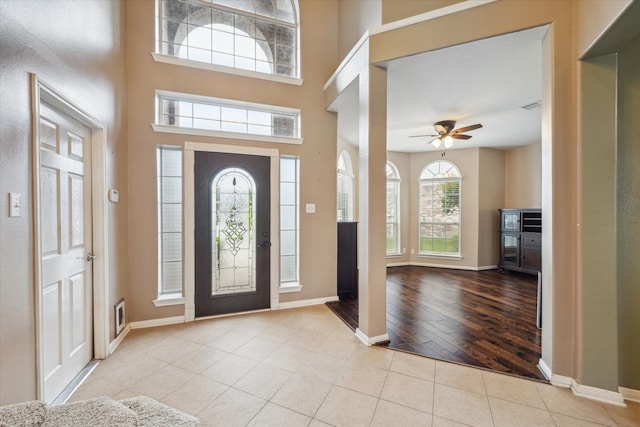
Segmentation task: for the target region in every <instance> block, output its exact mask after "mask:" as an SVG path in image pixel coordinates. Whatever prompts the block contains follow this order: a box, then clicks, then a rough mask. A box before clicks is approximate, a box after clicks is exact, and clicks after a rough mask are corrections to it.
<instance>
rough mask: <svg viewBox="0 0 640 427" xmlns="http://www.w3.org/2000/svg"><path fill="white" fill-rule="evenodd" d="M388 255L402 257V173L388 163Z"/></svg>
mask: <svg viewBox="0 0 640 427" xmlns="http://www.w3.org/2000/svg"><path fill="white" fill-rule="evenodd" d="M387 255H400V173H398V168H396V166H395V165H394V164H393V163H391V162H387Z"/></svg>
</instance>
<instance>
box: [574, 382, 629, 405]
mask: <svg viewBox="0 0 640 427" xmlns="http://www.w3.org/2000/svg"><path fill="white" fill-rule="evenodd" d="M571 391H573V394H575V395H576V396H580V397H585V398H587V399H591V400H595V401H598V402H602V403H607V404H609V405H615V406H622V407H625V408H626V407H627V405H626V404H625V403H624V397H622V394H621V393H620V392H617V391H611V390H605V389H603V388H597V387H591V386H588V385H582V384H578V383H577V382H575V380H572V381H571Z"/></svg>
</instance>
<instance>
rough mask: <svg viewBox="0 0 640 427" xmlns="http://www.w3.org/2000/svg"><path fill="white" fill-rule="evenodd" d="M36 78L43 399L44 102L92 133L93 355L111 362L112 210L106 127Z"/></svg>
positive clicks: (40, 384)
mask: <svg viewBox="0 0 640 427" xmlns="http://www.w3.org/2000/svg"><path fill="white" fill-rule="evenodd" d="M30 80H31V126H32V128H31V136H32V142H31V146H32V153H33V159H32V160H33V162H32V168H33V171H32V174H31V175H32V201H33V259H34V263H33V268H34V279H35V280H34V283H35V286H34V288H35V314H36V318H35V321H36V393H37V399H41V400H42V399H44V380H45V378H44V358H43V351H44V333H43V330H44V328H43V304H42V298H41V294H42V286H43V284H42V260H41V257H40V253H41V249H42V228H41V227H42V224H41V221H40V210H41V207H40V198H39V197H38V194H39V191H40V150H39V140H40V126H39V118H40V103H41V102H42V101H45V102H47V103H48V104H49V105H51V106H53V107H54V108H56V109H57V110H59V111H60V112H62V113H64V114H66V115H68V116H69V117H71V118H73V119H74V120H77V121H79V122H80V123H82V124H84V125H86V126H87V127H89V128H90V129H91V137H90V144H91V166H92V167H91V194H92V197H91V213H92V222H93V226H92V230H91V231H92V233H93V243H92V246H93V247H92V250H93V253H95V254H97V255H98V256H97V257H96V259H95V260H94V261H93V305H92V309H93V357H94V359H106V358H107V356H108V355H109V287H108V284H109V269H108V265H109V259H108V257H109V251H108V249H109V247H108V242H109V239H108V237H109V230H108V216H107V215H108V212H107V203H106V195H107V187H106V170H107V162H106V159H107V128H106V126H105V125H103V124H102V123H101V122H100V121H99V120H97V119H95V118H94V117H92V116H91V115H90V114H88V113H86V112H85V111H84V110H82V109H81V108H80V107H78V106H77V105H76V104H75V103H73V102H72V101H70V100H69V99H68V98H66V97H65V96H64V95H62V94H61V93H60V92H58V91H56V90H55V89H53V88H52V87H51V86H49V85H48V84H46V83H45V82H43V81H42V80H41V79H40V78H39V77H38V76H37V75H36V74H33V73H31V74H30Z"/></svg>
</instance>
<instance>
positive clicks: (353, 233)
mask: <svg viewBox="0 0 640 427" xmlns="http://www.w3.org/2000/svg"><path fill="white" fill-rule="evenodd" d="M338 297H339V298H357V297H358V223H357V222H339V223H338Z"/></svg>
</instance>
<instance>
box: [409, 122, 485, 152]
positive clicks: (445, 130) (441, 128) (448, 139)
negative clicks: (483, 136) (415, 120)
mask: <svg viewBox="0 0 640 427" xmlns="http://www.w3.org/2000/svg"><path fill="white" fill-rule="evenodd" d="M455 126H456V121H455V120H442V121H439V122H437V123H435V124H434V125H433V128H434V129H435V130H436V132H438V134H437V135H411V137H425V136H429V137H434V136H435V137H436V139H433V140H431V141H429V143H430V144H432V145H433V146H434V147H436V148H438V147H440V144H442V143H443V142H444V146H445V148H451V147H453V140H454V139H469V138H471V135H463V133H464V132H469V131H472V130H475V129H479V128H481V127H482V125H481V124H480V123H476V124H475V125H471V126H465V127H462V128H458V129H454V127H455Z"/></svg>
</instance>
